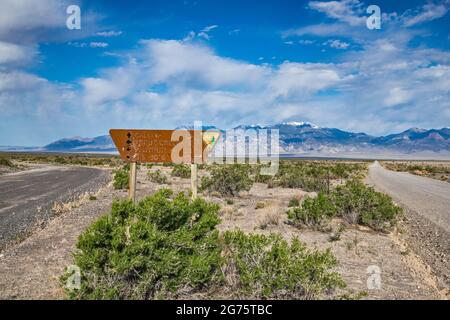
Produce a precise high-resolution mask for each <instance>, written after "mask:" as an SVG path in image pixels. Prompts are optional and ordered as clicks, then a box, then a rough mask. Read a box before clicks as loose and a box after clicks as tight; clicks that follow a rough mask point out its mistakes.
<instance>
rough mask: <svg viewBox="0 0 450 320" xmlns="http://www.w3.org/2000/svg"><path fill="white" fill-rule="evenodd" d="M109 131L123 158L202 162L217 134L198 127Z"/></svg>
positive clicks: (143, 161) (153, 161)
mask: <svg viewBox="0 0 450 320" xmlns="http://www.w3.org/2000/svg"><path fill="white" fill-rule="evenodd" d="M109 133H110V135H111V138H112V139H113V141H114V144H115V145H116V147H117V150H118V151H119V154H120V157H121V158H122V159H123V160H124V161H127V162H140V163H146V162H149V163H164V162H174V163H204V162H205V161H206V155H207V152H208V151H209V150H210V149H211V148H212V146H213V145H214V144H215V142H216V141H217V139H218V138H219V136H220V133H219V132H210V131H206V132H203V131H200V130H135V129H129V130H128V129H111V130H110V131H109Z"/></svg>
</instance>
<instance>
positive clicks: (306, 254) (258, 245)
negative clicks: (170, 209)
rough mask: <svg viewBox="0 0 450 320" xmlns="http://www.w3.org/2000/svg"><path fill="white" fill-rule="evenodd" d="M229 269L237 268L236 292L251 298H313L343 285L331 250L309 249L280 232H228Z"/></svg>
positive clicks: (226, 253) (226, 254)
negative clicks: (249, 233) (280, 234)
mask: <svg viewBox="0 0 450 320" xmlns="http://www.w3.org/2000/svg"><path fill="white" fill-rule="evenodd" d="M224 240H225V246H226V251H225V257H226V258H227V260H226V261H227V264H226V268H225V270H227V269H234V270H233V272H232V273H231V275H229V277H230V276H233V277H234V278H232V281H231V282H232V283H234V284H235V285H234V288H233V291H235V292H236V294H239V293H240V294H241V295H244V296H246V297H251V298H257V299H261V298H294V299H301V298H303V299H313V298H316V297H317V296H318V295H320V294H322V293H324V292H327V291H328V290H333V289H335V288H336V287H344V286H345V284H344V282H343V281H342V279H341V278H340V276H339V275H338V274H337V273H335V272H331V271H330V269H331V268H333V267H335V266H336V265H337V261H336V259H335V258H334V256H333V255H332V254H331V252H330V251H329V250H327V251H323V252H320V251H316V250H313V251H311V250H308V249H307V248H306V246H305V245H303V244H302V243H301V242H300V241H299V240H298V239H297V238H294V239H293V240H292V242H291V244H288V242H287V241H286V240H284V239H282V238H281V236H279V235H274V234H272V235H270V236H264V235H257V234H254V235H245V234H244V233H243V232H241V231H234V232H226V233H225V234H224Z"/></svg>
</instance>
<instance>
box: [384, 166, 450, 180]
mask: <svg viewBox="0 0 450 320" xmlns="http://www.w3.org/2000/svg"><path fill="white" fill-rule="evenodd" d="M381 164H382V165H383V166H384V167H385V168H386V169H389V170H393V171H403V172H409V173H412V174H415V175H419V176H424V177H429V178H433V179H438V180H442V181H446V182H450V162H437V161H428V162H421V161H383V162H382V163H381Z"/></svg>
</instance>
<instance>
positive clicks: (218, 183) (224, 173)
mask: <svg viewBox="0 0 450 320" xmlns="http://www.w3.org/2000/svg"><path fill="white" fill-rule="evenodd" d="M249 173H250V167H249V166H248V165H239V164H232V165H218V166H215V167H214V168H212V169H211V176H210V177H203V178H202V181H201V186H200V190H207V191H210V192H211V191H215V192H218V193H220V194H221V195H223V196H235V195H237V194H238V193H239V192H240V191H249V190H250V188H251V187H252V185H253V181H252V180H251V179H250V177H249Z"/></svg>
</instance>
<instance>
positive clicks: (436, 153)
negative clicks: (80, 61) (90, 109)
mask: <svg viewBox="0 0 450 320" xmlns="http://www.w3.org/2000/svg"><path fill="white" fill-rule="evenodd" d="M215 128H216V127H214V126H204V127H203V129H204V130H207V129H215ZM177 129H192V127H191V126H183V127H178V128H177ZM234 129H235V130H236V133H237V135H245V133H246V131H247V130H256V131H258V130H263V129H278V130H279V135H280V149H281V150H280V152H281V153H284V154H290V155H303V156H325V157H330V156H331V157H334V156H335V157H341V156H345V157H357V158H359V157H362V158H365V157H369V158H383V157H384V156H386V157H398V158H403V157H419V158H420V157H422V158H430V159H433V158H436V159H441V158H446V159H450V128H442V129H430V130H426V129H418V128H411V129H409V130H406V131H404V132H401V133H396V134H390V135H387V136H381V137H375V136H371V135H368V134H366V133H363V132H348V131H344V130H340V129H337V128H321V127H319V126H316V125H314V124H311V123H308V122H284V123H278V124H274V125H269V126H264V125H259V124H250V125H240V126H238V127H235V128H234ZM222 131H223V130H222ZM223 132H224V131H223ZM250 132H251V131H250ZM10 148H11V149H10V150H18V148H20V147H10ZM22 149H24V150H29V151H33V150H36V151H52V152H104V153H111V152H116V151H117V150H116V148H115V146H114V144H113V142H112V140H111V138H110V136H109V135H105V136H99V137H95V138H81V137H74V138H65V139H61V140H58V141H55V142H53V143H50V144H48V145H46V146H44V147H41V148H28V149H25V148H22ZM0 150H7V147H3V148H1V149H0Z"/></svg>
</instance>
